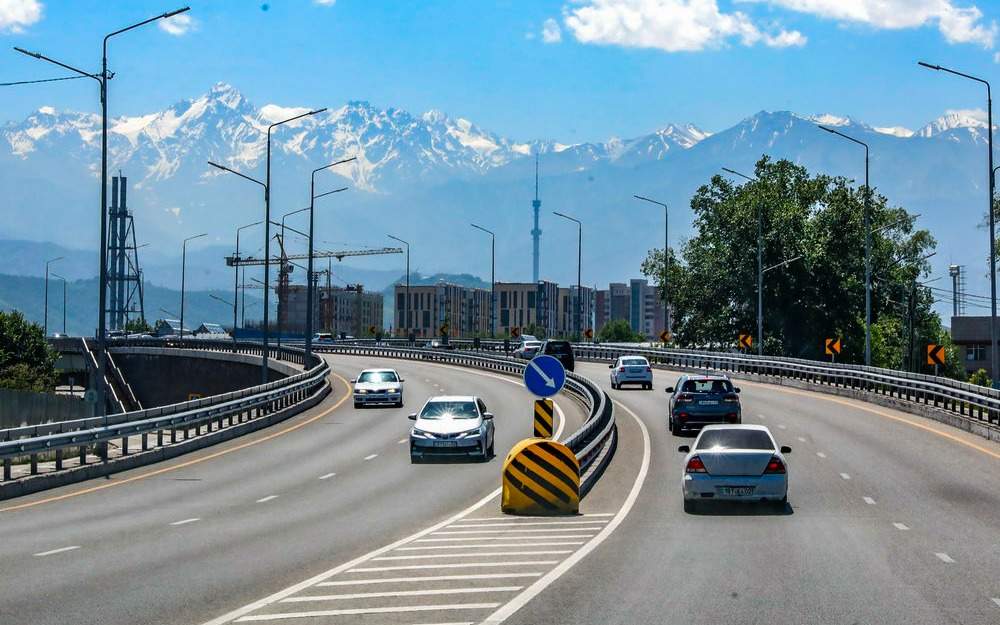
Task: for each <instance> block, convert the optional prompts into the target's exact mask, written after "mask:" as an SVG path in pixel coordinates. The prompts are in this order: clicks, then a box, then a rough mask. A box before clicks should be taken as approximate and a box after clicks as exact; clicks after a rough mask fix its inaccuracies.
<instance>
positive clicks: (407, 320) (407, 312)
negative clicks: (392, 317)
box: [385, 234, 411, 339]
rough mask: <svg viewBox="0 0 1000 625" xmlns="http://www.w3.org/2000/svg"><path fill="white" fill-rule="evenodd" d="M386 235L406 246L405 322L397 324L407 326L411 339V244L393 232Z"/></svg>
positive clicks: (407, 334) (407, 332)
mask: <svg viewBox="0 0 1000 625" xmlns="http://www.w3.org/2000/svg"><path fill="white" fill-rule="evenodd" d="M385 236H387V237H389V238H390V239H392V240H393V241H399V242H400V243H402V244H403V245H405V246H406V301H405V302H403V311H404V312H403V315H404V316H403V323H402V324H396V325H397V327H398V326H399V325H403V326H404V327H405V329H406V337H407V339H409V337H410V325H411V324H410V244H409V243H408V242H406V241H404V240H403V239H400V238H399V237H394V236H392V235H391V234H387V235H385Z"/></svg>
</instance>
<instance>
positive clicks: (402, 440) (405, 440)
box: [396, 438, 410, 445]
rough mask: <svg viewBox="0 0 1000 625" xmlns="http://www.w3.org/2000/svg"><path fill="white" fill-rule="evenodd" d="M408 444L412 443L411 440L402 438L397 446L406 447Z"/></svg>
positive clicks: (397, 442)
mask: <svg viewBox="0 0 1000 625" xmlns="http://www.w3.org/2000/svg"><path fill="white" fill-rule="evenodd" d="M408 442H410V439H408V438H401V439H399V440H398V441H396V444H397V445H405V444H406V443H408Z"/></svg>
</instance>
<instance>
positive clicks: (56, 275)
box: [52, 271, 66, 335]
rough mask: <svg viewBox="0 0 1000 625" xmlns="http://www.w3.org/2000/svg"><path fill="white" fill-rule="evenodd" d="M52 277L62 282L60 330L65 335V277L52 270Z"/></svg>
mask: <svg viewBox="0 0 1000 625" xmlns="http://www.w3.org/2000/svg"><path fill="white" fill-rule="evenodd" d="M52 277H53V278H58V279H60V280H62V283H63V308H62V313H63V330H62V333H63V335H65V334H66V278H64V277H62V276H60V275H59V274H57V273H56V272H54V271H53V272H52Z"/></svg>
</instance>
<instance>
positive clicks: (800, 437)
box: [797, 436, 806, 443]
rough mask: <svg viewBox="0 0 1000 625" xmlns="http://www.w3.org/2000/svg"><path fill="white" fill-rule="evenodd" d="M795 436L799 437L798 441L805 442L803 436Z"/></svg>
mask: <svg viewBox="0 0 1000 625" xmlns="http://www.w3.org/2000/svg"><path fill="white" fill-rule="evenodd" d="M797 438H798V439H799V442H800V443H804V442H806V439H805V437H804V436H799V437H797Z"/></svg>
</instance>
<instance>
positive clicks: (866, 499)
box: [862, 497, 875, 506]
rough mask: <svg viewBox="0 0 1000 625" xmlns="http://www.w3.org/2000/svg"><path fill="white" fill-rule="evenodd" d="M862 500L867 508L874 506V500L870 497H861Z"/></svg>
mask: <svg viewBox="0 0 1000 625" xmlns="http://www.w3.org/2000/svg"><path fill="white" fill-rule="evenodd" d="M862 499H864V500H865V503H866V504H868V505H869V506H874V505H875V500H874V499H872V498H871V497H862Z"/></svg>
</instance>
